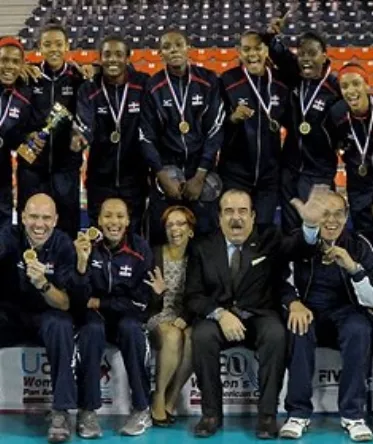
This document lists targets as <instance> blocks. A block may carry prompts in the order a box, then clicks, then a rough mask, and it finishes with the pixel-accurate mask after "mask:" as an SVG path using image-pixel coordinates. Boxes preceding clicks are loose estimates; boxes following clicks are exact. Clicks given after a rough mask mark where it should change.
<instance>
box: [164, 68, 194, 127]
mask: <svg viewBox="0 0 373 444" xmlns="http://www.w3.org/2000/svg"><path fill="white" fill-rule="evenodd" d="M164 73H165V76H166V80H167V83H168V87H169V88H170V92H171V95H172V98H173V99H174V102H175V105H176V108H177V110H178V111H179V114H180V117H181V120H184V112H185V107H186V101H187V97H188V93H189V86H190V83H191V81H192V74H191V72H190V68H189V75H188V82H187V85H186V87H185V91H184V95H183V98H182V103H181V105H180V102H179V99H178V97H177V95H176V92H175V90H174V87H173V86H172V82H171V80H170V76H169V75H168V72H167V69H165V70H164Z"/></svg>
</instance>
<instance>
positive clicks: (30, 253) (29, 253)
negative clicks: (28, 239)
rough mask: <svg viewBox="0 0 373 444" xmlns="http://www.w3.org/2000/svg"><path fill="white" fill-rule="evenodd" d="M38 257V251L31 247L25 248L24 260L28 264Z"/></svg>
mask: <svg viewBox="0 0 373 444" xmlns="http://www.w3.org/2000/svg"><path fill="white" fill-rule="evenodd" d="M35 259H37V255H36V251H35V250H32V249H31V248H29V249H28V250H25V251H24V252H23V260H24V261H25V263H26V264H29V263H30V262H32V261H34V260H35Z"/></svg>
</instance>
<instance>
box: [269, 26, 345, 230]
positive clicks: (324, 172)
mask: <svg viewBox="0 0 373 444" xmlns="http://www.w3.org/2000/svg"><path fill="white" fill-rule="evenodd" d="M266 39H267V40H266V41H267V43H268V44H269V56H270V58H271V59H272V60H273V62H274V63H275V64H276V65H277V67H278V68H279V70H280V72H281V77H282V78H283V79H284V80H285V81H286V82H287V85H288V86H289V87H290V88H291V89H292V93H291V96H290V107H291V112H289V113H288V114H287V118H288V119H287V120H288V122H287V123H285V126H286V128H287V130H288V131H287V136H286V139H285V142H284V146H283V152H282V162H281V164H282V173H281V208H282V223H283V229H284V231H285V232H290V231H291V230H292V229H294V228H296V227H298V226H299V225H300V223H301V221H300V219H299V216H298V214H297V212H296V211H295V209H294V208H293V207H292V205H291V204H290V200H291V199H292V198H293V197H300V198H301V199H302V200H306V199H307V197H308V194H309V192H310V190H311V188H312V185H314V184H319V183H320V184H321V183H322V184H327V185H330V186H331V187H333V184H334V176H335V174H336V169H337V155H336V152H335V150H333V148H332V147H331V145H330V141H329V139H328V136H327V135H326V133H325V131H324V129H323V127H322V125H321V124H322V122H323V121H324V119H325V117H326V115H327V113H328V111H329V110H330V108H331V107H332V106H333V105H334V103H336V102H337V101H338V100H339V99H340V92H339V88H338V84H337V79H336V77H335V76H334V75H333V74H330V61H329V60H328V59H327V58H326V46H325V43H324V42H323V40H322V39H321V38H320V37H319V36H317V35H316V34H313V33H306V34H304V35H303V36H301V38H300V40H299V45H298V52H297V56H295V55H294V54H293V53H292V52H291V51H290V50H288V49H287V48H286V47H285V46H284V45H283V44H282V42H281V41H280V40H279V39H277V38H276V37H275V36H274V35H270V34H269V35H267V36H266ZM301 103H303V111H302V105H301ZM301 124H303V126H302V127H301ZM302 132H303V133H304V134H302Z"/></svg>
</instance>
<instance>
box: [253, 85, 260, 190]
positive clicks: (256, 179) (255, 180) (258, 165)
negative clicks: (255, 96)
mask: <svg viewBox="0 0 373 444" xmlns="http://www.w3.org/2000/svg"><path fill="white" fill-rule="evenodd" d="M260 83H261V82H260V77H258V87H257V89H258V91H260ZM261 130H262V117H261V112H260V104H259V111H258V130H257V133H256V144H257V155H256V163H255V179H254V186H255V185H256V184H257V183H258V179H259V168H260V156H261V153H262V134H261Z"/></svg>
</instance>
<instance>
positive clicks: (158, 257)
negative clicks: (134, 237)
mask: <svg viewBox="0 0 373 444" xmlns="http://www.w3.org/2000/svg"><path fill="white" fill-rule="evenodd" d="M153 255H154V266H155V267H159V268H160V270H161V273H162V276H164V270H163V248H162V245H158V246H155V247H154V248H153ZM184 296H185V293H184ZM162 309H163V297H162V296H159V295H157V294H155V293H154V292H152V298H151V302H150V304H149V310H148V318H151V317H152V316H154V315H156V314H157V313H160V312H161V311H162ZM180 317H181V318H183V319H184V321H185V322H186V323H187V324H190V323H191V321H192V314H191V313H190V311H189V310H188V307H187V306H186V304H185V298H184V304H183V312H182V314H181V315H180Z"/></svg>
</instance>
